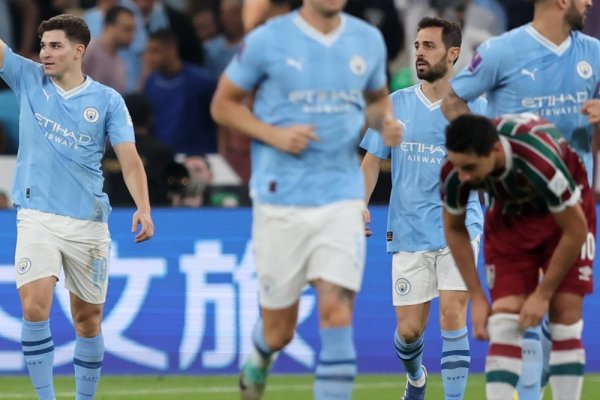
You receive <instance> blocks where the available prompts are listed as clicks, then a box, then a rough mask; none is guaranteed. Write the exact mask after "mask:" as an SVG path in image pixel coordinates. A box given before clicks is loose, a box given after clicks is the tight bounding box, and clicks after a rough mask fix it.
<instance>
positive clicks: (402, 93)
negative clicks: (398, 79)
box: [390, 84, 419, 103]
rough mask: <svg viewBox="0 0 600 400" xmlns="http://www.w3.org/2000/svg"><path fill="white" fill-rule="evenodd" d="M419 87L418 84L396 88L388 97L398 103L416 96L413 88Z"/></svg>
mask: <svg viewBox="0 0 600 400" xmlns="http://www.w3.org/2000/svg"><path fill="white" fill-rule="evenodd" d="M418 87H419V84H416V85H413V86H409V87H406V88H402V89H398V90H396V91H394V92H392V93H390V99H391V100H392V102H394V103H399V102H402V101H405V100H407V99H409V98H414V97H415V96H416V94H415V90H416V89H417V88H418Z"/></svg>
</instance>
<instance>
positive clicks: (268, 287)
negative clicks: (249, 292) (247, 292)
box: [260, 276, 275, 296]
mask: <svg viewBox="0 0 600 400" xmlns="http://www.w3.org/2000/svg"><path fill="white" fill-rule="evenodd" d="M260 286H261V287H262V290H263V292H264V293H265V295H267V296H271V295H272V294H273V290H274V289H275V281H274V280H273V278H271V277H270V276H263V277H261V278H260Z"/></svg>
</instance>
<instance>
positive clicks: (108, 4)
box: [83, 0, 119, 39]
mask: <svg viewBox="0 0 600 400" xmlns="http://www.w3.org/2000/svg"><path fill="white" fill-rule="evenodd" d="M117 5H119V0H98V1H97V2H96V5H95V6H94V7H92V8H90V9H88V10H86V11H85V12H84V13H83V19H85V22H87V24H88V26H89V28H90V34H91V35H92V39H93V38H96V37H98V36H100V35H101V34H102V31H103V30H104V16H105V15H106V13H107V12H108V10H110V9H111V8H113V7H114V6H117Z"/></svg>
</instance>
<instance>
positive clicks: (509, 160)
mask: <svg viewBox="0 0 600 400" xmlns="http://www.w3.org/2000/svg"><path fill="white" fill-rule="evenodd" d="M499 139H500V144H501V145H502V148H503V149H504V160H505V164H504V171H503V172H502V174H500V176H498V177H497V178H496V179H498V180H500V179H504V178H506V176H507V175H508V174H509V173H510V170H511V169H512V167H513V151H512V147H511V146H510V141H509V140H508V139H507V138H505V137H504V136H499Z"/></svg>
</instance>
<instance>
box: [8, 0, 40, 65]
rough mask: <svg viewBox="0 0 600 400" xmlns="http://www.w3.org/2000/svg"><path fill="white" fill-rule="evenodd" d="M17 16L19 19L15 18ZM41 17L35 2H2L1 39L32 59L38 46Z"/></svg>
mask: <svg viewBox="0 0 600 400" xmlns="http://www.w3.org/2000/svg"><path fill="white" fill-rule="evenodd" d="M15 14H16V16H17V17H18V18H13V15H15ZM39 15H40V12H39V8H38V6H37V4H36V3H35V2H34V1H33V0H0V38H2V40H4V42H5V43H6V44H7V45H8V46H9V47H10V48H13V49H15V50H16V52H17V53H19V54H20V55H22V56H25V57H29V58H31V57H32V56H34V54H33V50H34V48H35V47H36V46H37V40H38V38H37V33H36V28H37V24H38V22H39V21H38V19H39ZM15 22H16V23H15ZM13 23H14V25H13ZM16 32H20V35H15V33H16Z"/></svg>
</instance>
